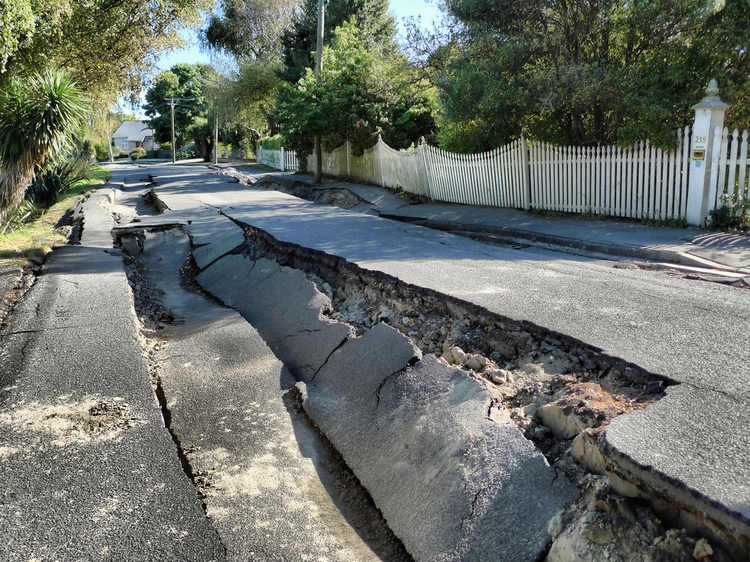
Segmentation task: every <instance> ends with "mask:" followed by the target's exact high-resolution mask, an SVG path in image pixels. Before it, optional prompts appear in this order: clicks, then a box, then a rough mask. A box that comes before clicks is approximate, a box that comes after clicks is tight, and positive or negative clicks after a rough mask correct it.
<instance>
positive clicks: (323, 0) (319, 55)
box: [313, 0, 328, 183]
mask: <svg viewBox="0 0 750 562" xmlns="http://www.w3.org/2000/svg"><path fill="white" fill-rule="evenodd" d="M326 4H328V0H318V46H317V51H316V53H315V58H316V60H315V84H316V85H317V86H320V83H321V82H322V81H323V33H324V31H323V30H324V26H325V17H326ZM313 181H314V182H315V183H322V182H323V149H322V147H321V146H320V135H315V177H314V180H313Z"/></svg>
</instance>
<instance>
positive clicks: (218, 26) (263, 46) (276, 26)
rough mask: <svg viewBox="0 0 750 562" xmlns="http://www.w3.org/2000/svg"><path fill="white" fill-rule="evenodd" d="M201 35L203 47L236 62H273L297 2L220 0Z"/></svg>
mask: <svg viewBox="0 0 750 562" xmlns="http://www.w3.org/2000/svg"><path fill="white" fill-rule="evenodd" d="M219 5H220V8H221V9H220V13H213V14H211V16H210V17H209V20H208V25H207V27H206V28H205V29H204V30H203V32H202V39H203V42H204V44H205V45H206V46H208V47H210V48H212V49H214V50H217V51H222V52H225V53H229V54H231V55H232V56H234V57H236V58H237V59H245V58H250V59H255V60H259V59H268V58H272V59H273V58H277V57H278V55H279V52H280V44H279V40H280V38H281V34H282V33H283V31H284V30H285V29H286V28H287V27H288V26H289V25H290V23H291V21H292V18H293V17H294V12H295V10H296V9H297V7H298V6H299V0H220V2H219Z"/></svg>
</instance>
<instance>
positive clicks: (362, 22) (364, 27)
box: [281, 0, 397, 82]
mask: <svg viewBox="0 0 750 562" xmlns="http://www.w3.org/2000/svg"><path fill="white" fill-rule="evenodd" d="M347 21H356V22H357V26H358V28H359V34H358V35H359V40H360V41H361V42H362V44H363V45H365V46H366V47H367V48H370V49H376V48H377V49H383V48H384V49H386V50H390V51H396V50H397V46H396V40H395V36H396V21H395V19H394V18H393V16H392V15H391V14H390V13H389V12H388V0H336V1H335V2H331V3H329V4H328V5H327V6H326V12H325V32H324V39H325V44H326V45H327V44H328V43H329V42H330V41H331V39H332V37H333V31H334V30H335V29H336V28H337V27H340V26H342V25H343V24H344V23H345V22H347ZM317 33H318V0H302V8H301V10H298V11H297V12H296V14H295V17H294V19H293V21H292V25H291V26H290V27H289V28H287V29H286V30H285V31H284V33H283V35H282V37H281V44H282V54H283V63H284V67H283V72H282V77H283V78H284V80H286V81H288V82H297V80H299V79H300V78H302V76H304V74H305V69H306V68H312V67H313V66H314V65H315V59H314V58H313V56H314V55H313V53H314V51H315V50H316V49H317Z"/></svg>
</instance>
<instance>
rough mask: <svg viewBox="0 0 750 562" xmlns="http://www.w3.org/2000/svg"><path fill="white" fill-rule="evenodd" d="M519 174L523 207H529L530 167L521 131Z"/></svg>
mask: <svg viewBox="0 0 750 562" xmlns="http://www.w3.org/2000/svg"><path fill="white" fill-rule="evenodd" d="M520 145H521V174H522V176H521V177H522V179H523V208H524V209H525V210H527V211H528V210H530V209H531V169H530V163H529V146H528V144H527V143H526V137H524V136H523V133H521V143H520Z"/></svg>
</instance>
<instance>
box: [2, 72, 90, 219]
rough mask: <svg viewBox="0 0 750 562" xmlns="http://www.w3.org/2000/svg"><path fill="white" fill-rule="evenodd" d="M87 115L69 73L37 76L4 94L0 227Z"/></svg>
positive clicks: (19, 83) (13, 84) (14, 83)
mask: <svg viewBox="0 0 750 562" xmlns="http://www.w3.org/2000/svg"><path fill="white" fill-rule="evenodd" d="M83 116H84V105H83V96H82V93H81V91H80V89H79V88H78V87H77V86H76V85H75V83H74V82H73V79H72V77H71V75H70V74H69V73H67V72H65V71H54V72H46V73H43V74H36V75H34V76H32V77H31V78H30V79H28V80H27V81H24V82H20V81H16V82H13V83H12V84H11V85H10V86H9V87H8V88H7V90H5V91H2V92H0V223H2V222H3V220H4V218H5V216H6V214H7V213H8V211H9V210H11V209H13V208H15V207H17V206H18V205H19V204H20V203H21V201H23V197H24V192H25V190H26V187H27V186H28V185H29V184H30V183H31V181H32V180H33V179H34V172H35V170H36V169H37V168H39V167H41V166H43V165H44V164H45V163H46V162H48V161H49V160H50V159H51V158H53V157H54V156H55V155H56V154H57V153H58V152H60V151H61V150H63V149H64V148H65V146H66V144H67V143H68V142H69V140H70V138H71V134H72V133H73V132H74V131H75V130H76V128H77V127H78V125H79V123H80V121H81V119H83Z"/></svg>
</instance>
